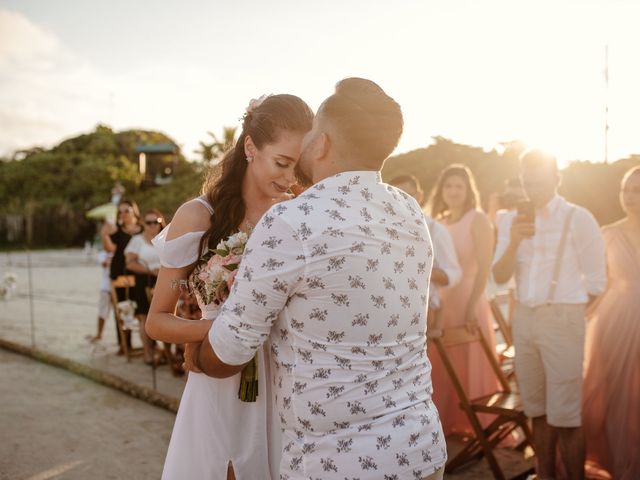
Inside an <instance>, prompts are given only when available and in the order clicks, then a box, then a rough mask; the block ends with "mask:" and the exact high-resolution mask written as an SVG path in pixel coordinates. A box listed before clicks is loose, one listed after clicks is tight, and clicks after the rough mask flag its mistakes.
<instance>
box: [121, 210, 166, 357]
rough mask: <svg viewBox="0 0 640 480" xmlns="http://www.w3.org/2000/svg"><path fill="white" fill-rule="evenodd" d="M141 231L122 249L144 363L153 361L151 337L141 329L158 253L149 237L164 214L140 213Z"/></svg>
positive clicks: (159, 226) (161, 223)
mask: <svg viewBox="0 0 640 480" xmlns="http://www.w3.org/2000/svg"><path fill="white" fill-rule="evenodd" d="M143 218H144V229H143V231H142V233H140V234H138V235H135V236H133V237H132V238H131V241H130V242H129V243H128V245H127V247H126V248H125V249H124V254H125V259H126V267H127V270H129V271H131V272H133V274H134V275H135V278H136V285H135V287H134V288H133V299H134V300H135V302H136V312H135V313H136V318H137V319H138V321H139V322H140V339H141V340H142V346H143V349H144V362H145V363H146V364H147V365H151V364H152V363H153V340H151V339H150V338H149V336H148V335H147V334H146V332H145V322H146V320H147V314H148V313H149V296H148V293H147V289H150V288H153V287H155V285H156V279H157V278H158V270H160V256H159V254H158V252H157V251H156V248H155V247H154V246H153V244H152V243H151V240H152V239H153V238H154V237H155V236H156V235H158V234H159V233H160V231H161V230H162V229H163V228H164V227H165V226H166V223H165V220H164V216H163V215H162V213H161V212H160V211H159V210H156V209H151V210H147V211H146V212H145V214H144V217H143Z"/></svg>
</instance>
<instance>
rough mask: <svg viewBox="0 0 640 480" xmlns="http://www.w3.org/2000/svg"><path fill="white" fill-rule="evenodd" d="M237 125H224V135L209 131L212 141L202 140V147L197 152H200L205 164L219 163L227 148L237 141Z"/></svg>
mask: <svg viewBox="0 0 640 480" xmlns="http://www.w3.org/2000/svg"><path fill="white" fill-rule="evenodd" d="M237 130H238V128H237V127H222V136H221V137H220V138H218V136H217V135H216V134H215V133H213V132H207V135H209V136H210V137H211V141H210V142H206V141H200V142H199V143H200V149H199V150H196V151H195V153H197V154H199V155H200V157H201V159H202V161H203V162H204V163H205V164H207V165H208V164H210V163H217V162H218V161H220V159H221V158H222V156H223V155H224V154H225V152H226V151H227V150H229V149H230V148H231V147H233V146H234V145H235V143H236V132H237Z"/></svg>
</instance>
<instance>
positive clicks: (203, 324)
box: [145, 267, 212, 343]
mask: <svg viewBox="0 0 640 480" xmlns="http://www.w3.org/2000/svg"><path fill="white" fill-rule="evenodd" d="M190 271H191V268H164V267H162V268H160V273H159V274H158V281H157V282H156V287H155V289H154V291H153V300H152V301H151V306H150V307H149V314H148V316H147V321H146V323H145V330H146V332H147V335H149V336H150V337H151V338H153V339H155V340H160V341H163V342H168V343H192V342H200V341H202V339H203V338H204V337H205V336H206V335H207V332H208V331H209V328H210V327H211V324H212V321H211V320H187V319H185V318H181V317H178V316H177V315H175V309H176V305H177V303H178V298H179V297H180V284H181V283H183V282H184V281H186V279H187V277H188V275H189V273H190Z"/></svg>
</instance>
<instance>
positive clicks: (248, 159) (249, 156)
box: [247, 155, 253, 163]
mask: <svg viewBox="0 0 640 480" xmlns="http://www.w3.org/2000/svg"><path fill="white" fill-rule="evenodd" d="M251 162H253V157H252V156H251V155H247V163H251Z"/></svg>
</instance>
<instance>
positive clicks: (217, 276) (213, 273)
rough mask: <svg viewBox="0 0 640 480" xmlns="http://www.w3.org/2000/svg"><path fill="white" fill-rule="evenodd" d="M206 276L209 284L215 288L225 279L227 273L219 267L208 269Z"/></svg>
mask: <svg viewBox="0 0 640 480" xmlns="http://www.w3.org/2000/svg"><path fill="white" fill-rule="evenodd" d="M207 276H208V277H209V282H211V283H212V284H213V285H215V286H217V285H218V284H219V283H220V282H222V281H223V280H224V279H225V278H226V276H227V271H226V270H225V269H224V268H223V267H221V266H216V267H214V268H211V269H209V271H208V272H207Z"/></svg>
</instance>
